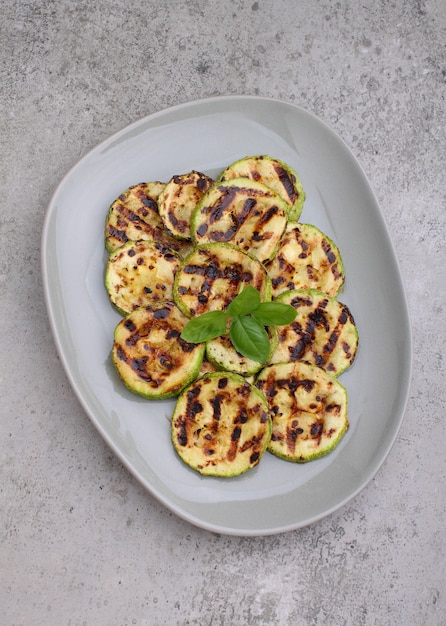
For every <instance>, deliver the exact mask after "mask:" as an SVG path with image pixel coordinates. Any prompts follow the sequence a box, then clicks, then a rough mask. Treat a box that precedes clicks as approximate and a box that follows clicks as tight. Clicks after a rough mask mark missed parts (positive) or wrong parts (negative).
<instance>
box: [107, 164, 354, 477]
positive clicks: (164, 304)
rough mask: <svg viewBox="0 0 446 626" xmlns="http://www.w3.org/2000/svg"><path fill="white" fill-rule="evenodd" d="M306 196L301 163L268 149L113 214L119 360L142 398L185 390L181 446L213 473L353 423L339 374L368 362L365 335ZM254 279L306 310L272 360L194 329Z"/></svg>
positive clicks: (175, 420)
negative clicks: (362, 354)
mask: <svg viewBox="0 0 446 626" xmlns="http://www.w3.org/2000/svg"><path fill="white" fill-rule="evenodd" d="M304 201H305V192H304V190H303V187H302V183H301V181H300V180H299V177H298V175H297V173H296V172H295V171H294V169H293V168H292V167H290V166H289V165H288V164H286V163H284V162H283V161H280V160H279V159H276V158H272V157H270V156H265V155H260V156H249V157H244V158H242V159H240V160H238V161H236V162H234V163H233V164H231V165H229V166H228V167H227V168H226V169H224V170H223V171H222V172H221V174H220V175H219V176H218V178H217V179H216V180H213V179H211V178H210V177H209V176H207V175H206V174H203V173H201V172H198V171H195V170H191V171H190V172H186V173H184V174H177V175H174V176H172V178H171V179H170V180H169V181H168V182H167V183H162V182H159V181H154V182H144V183H139V184H136V185H133V186H131V187H129V188H128V189H126V190H125V191H124V192H123V193H122V194H121V195H120V196H119V197H118V198H116V200H115V201H114V202H113V203H112V204H111V206H110V207H109V209H108V212H107V216H106V220H105V247H106V250H107V252H108V254H109V256H108V260H107V264H106V268H105V287H106V290H107V293H108V296H109V299H110V302H111V304H112V305H113V306H114V307H115V309H116V310H117V311H118V312H119V313H120V314H121V316H122V319H121V320H120V321H119V323H118V324H117V326H116V328H115V331H114V341H113V347H112V358H113V362H114V364H115V367H116V370H117V372H118V374H119V376H120V378H121V380H122V382H123V383H124V384H125V385H126V387H127V388H128V389H129V390H130V391H132V392H133V393H136V394H138V395H140V396H142V397H144V398H147V399H149V400H151V399H152V400H153V399H157V400H159V399H163V398H177V400H176V406H175V409H174V412H173V416H172V420H171V438H172V443H173V446H174V448H175V450H176V452H177V453H178V456H179V457H180V458H181V459H182V460H183V461H184V463H186V465H188V466H189V467H191V468H192V469H194V470H196V471H198V472H199V473H201V474H203V475H207V476H221V477H228V476H237V475H240V474H242V473H243V472H246V471H247V470H249V469H251V468H253V467H255V466H256V465H258V463H259V462H260V460H261V458H262V456H263V455H264V453H265V452H266V451H269V452H271V453H272V454H274V455H275V456H277V457H279V458H281V459H285V460H288V461H293V462H296V463H305V462H308V461H311V460H313V459H317V458H319V457H321V456H323V455H326V454H327V453H329V452H330V451H331V450H333V449H334V448H335V447H336V445H337V444H338V443H339V442H340V440H341V439H342V437H343V435H344V434H345V432H346V431H347V429H348V426H349V421H348V416H347V391H346V389H345V388H344V386H343V385H342V384H341V383H340V382H339V380H338V377H339V375H340V374H342V372H344V371H345V370H346V369H347V368H348V367H350V366H351V365H352V363H353V361H354V359H355V356H356V352H357V348H358V333H357V329H356V325H355V322H354V319H353V316H352V314H351V312H350V311H349V309H348V307H347V306H346V305H345V304H343V303H342V302H340V301H338V299H337V297H338V294H339V293H340V290H341V288H342V286H343V284H344V280H345V274H344V266H343V263H342V258H341V254H340V251H339V249H338V247H337V246H336V244H335V243H334V242H333V241H332V240H331V239H330V238H329V237H328V236H327V235H325V234H324V233H323V232H322V231H321V230H319V229H318V228H317V227H316V226H315V225H313V224H303V223H301V222H300V221H299V218H300V215H301V212H302V208H303V204H304ZM247 285H252V286H253V287H255V288H256V289H257V290H258V291H259V292H260V295H261V300H262V301H263V302H268V301H271V300H277V301H279V302H283V303H286V304H289V305H291V306H293V307H294V308H295V309H296V318H295V320H294V321H293V322H291V323H290V324H288V325H286V326H280V327H272V326H271V327H269V328H268V329H267V330H268V334H269V337H270V342H271V351H270V355H269V358H268V361H267V363H264V364H261V363H258V362H255V361H252V360H250V359H248V358H247V357H244V356H243V355H241V354H239V353H238V352H237V351H236V349H235V348H234V347H233V345H232V343H231V341H230V339H229V336H228V334H224V335H222V336H221V337H217V338H215V339H212V340H210V341H208V342H205V343H197V344H194V343H188V342H186V341H184V340H183V339H182V338H181V332H182V330H183V328H184V327H185V325H186V324H187V322H188V321H189V320H190V319H191V318H192V317H195V316H197V315H201V314H203V313H206V312H208V311H216V310H225V309H226V308H227V307H228V306H229V304H230V302H231V301H232V300H233V299H234V298H235V296H237V295H238V294H239V293H240V292H241V291H242V290H243V289H244V288H245V287H246V286H247Z"/></svg>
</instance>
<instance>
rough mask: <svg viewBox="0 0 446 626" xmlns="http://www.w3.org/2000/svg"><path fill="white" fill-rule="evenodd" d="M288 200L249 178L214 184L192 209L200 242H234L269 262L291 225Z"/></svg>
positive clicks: (193, 226) (193, 229) (195, 234)
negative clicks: (288, 218) (287, 226)
mask: <svg viewBox="0 0 446 626" xmlns="http://www.w3.org/2000/svg"><path fill="white" fill-rule="evenodd" d="M287 210H288V206H287V204H286V202H285V201H284V200H283V199H282V198H281V197H280V196H279V195H277V194H276V193H275V192H274V191H272V190H271V189H270V188H269V187H266V186H265V185H263V184H261V183H259V182H257V181H254V180H251V179H249V178H237V179H234V180H228V181H221V182H219V183H216V184H215V185H213V186H212V187H211V188H210V189H209V191H208V192H207V193H205V194H204V196H203V198H202V199H201V201H200V202H199V204H198V205H197V207H196V208H195V210H194V211H193V213H192V218H191V232H192V238H193V240H194V241H195V243H196V244H197V245H201V244H208V243H231V244H233V245H236V246H238V247H239V248H240V249H241V250H243V251H244V252H248V253H249V254H252V255H253V256H255V257H256V258H257V259H259V261H262V262H265V261H268V260H270V259H272V258H273V257H274V255H275V254H276V251H277V248H278V245H279V242H280V238H281V237H282V234H283V232H284V230H285V228H286V225H287Z"/></svg>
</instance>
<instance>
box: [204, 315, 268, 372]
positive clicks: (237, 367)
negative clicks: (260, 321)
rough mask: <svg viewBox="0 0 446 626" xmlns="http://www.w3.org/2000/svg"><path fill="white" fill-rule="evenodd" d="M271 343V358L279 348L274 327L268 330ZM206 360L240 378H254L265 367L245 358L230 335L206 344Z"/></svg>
mask: <svg viewBox="0 0 446 626" xmlns="http://www.w3.org/2000/svg"><path fill="white" fill-rule="evenodd" d="M268 334H269V338H270V342H271V352H270V358H271V355H272V354H273V352H274V350H275V349H276V347H277V341H278V339H277V329H276V328H275V327H274V326H271V327H270V328H268ZM206 358H207V359H208V361H209V362H210V363H211V364H212V365H214V366H215V367H216V368H217V369H218V370H224V371H227V372H234V373H235V374H240V376H245V377H246V376H253V375H254V374H256V373H257V372H258V371H259V370H261V369H262V367H263V365H262V364H261V363H259V362H258V361H253V360H252V359H248V358H247V357H245V356H243V355H242V354H240V353H239V352H237V350H236V349H235V348H234V346H233V345H232V342H231V339H230V337H229V335H228V334H227V335H222V336H221V337H217V338H216V339H211V340H210V341H207V342H206Z"/></svg>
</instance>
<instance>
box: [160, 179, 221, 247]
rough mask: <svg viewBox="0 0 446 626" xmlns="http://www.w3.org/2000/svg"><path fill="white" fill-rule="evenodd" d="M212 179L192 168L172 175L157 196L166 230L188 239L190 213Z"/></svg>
mask: <svg viewBox="0 0 446 626" xmlns="http://www.w3.org/2000/svg"><path fill="white" fill-rule="evenodd" d="M213 183H214V181H213V180H212V178H209V176H206V174H202V173H201V172H197V171H195V170H193V171H192V172H188V173H187V174H180V175H178V176H172V178H171V179H170V180H169V182H168V183H167V184H166V186H165V187H164V189H163V190H162V192H161V193H160V195H159V198H158V210H159V214H160V216H161V218H162V220H163V222H164V225H165V226H166V228H167V230H168V231H169V232H170V233H171V234H172V235H174V236H175V237H178V238H179V239H190V238H191V232H190V220H191V215H192V212H193V210H194V209H195V207H196V206H197V204H198V203H199V202H200V200H201V198H202V197H203V194H204V193H206V191H207V190H208V189H209V188H210V187H211V186H212V185H213Z"/></svg>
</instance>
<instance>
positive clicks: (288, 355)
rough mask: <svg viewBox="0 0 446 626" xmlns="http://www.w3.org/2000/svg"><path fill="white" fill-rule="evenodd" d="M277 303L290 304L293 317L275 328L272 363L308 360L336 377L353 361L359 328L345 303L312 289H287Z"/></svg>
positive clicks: (277, 299)
mask: <svg viewBox="0 0 446 626" xmlns="http://www.w3.org/2000/svg"><path fill="white" fill-rule="evenodd" d="M276 301H277V302H283V303H285V304H291V306H293V307H294V308H295V309H296V310H297V315H296V318H295V320H294V321H293V322H291V324H288V325H287V326H281V327H279V328H278V329H277V332H278V339H279V341H278V345H277V348H276V350H275V351H274V353H273V355H272V357H271V361H270V362H271V363H280V362H287V361H308V362H310V363H314V364H315V365H317V366H319V367H321V368H322V369H324V370H326V371H327V372H330V373H331V374H333V375H334V376H338V375H339V374H341V373H342V372H343V371H345V370H346V369H347V368H348V367H350V365H351V364H352V363H353V361H354V359H355V356H356V352H357V349H358V331H357V328H356V325H355V321H354V319H353V316H352V314H351V313H350V310H349V308H348V307H347V305H345V304H342V303H341V302H338V301H337V300H336V299H335V298H333V297H330V296H327V294H325V293H322V292H321V291H317V290H314V289H301V290H293V291H286V292H285V293H283V294H281V295H280V296H279V297H278V298H276Z"/></svg>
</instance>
